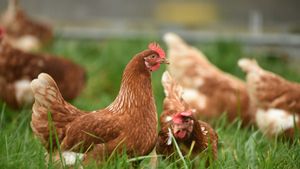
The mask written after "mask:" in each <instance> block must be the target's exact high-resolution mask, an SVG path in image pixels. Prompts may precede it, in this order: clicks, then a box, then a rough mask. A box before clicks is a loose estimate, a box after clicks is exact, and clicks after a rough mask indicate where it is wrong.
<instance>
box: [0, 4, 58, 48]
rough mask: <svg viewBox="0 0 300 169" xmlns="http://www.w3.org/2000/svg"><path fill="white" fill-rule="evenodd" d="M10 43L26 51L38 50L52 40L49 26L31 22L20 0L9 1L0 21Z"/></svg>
mask: <svg viewBox="0 0 300 169" xmlns="http://www.w3.org/2000/svg"><path fill="white" fill-rule="evenodd" d="M0 25H2V26H3V27H4V28H5V30H6V32H7V34H8V37H9V38H8V40H9V42H10V43H11V44H12V45H13V46H14V47H16V48H19V49H21V50H24V51H31V50H36V49H39V48H40V47H41V45H42V44H45V43H47V42H49V41H50V40H51V39H52V36H53V33H52V30H51V28H50V27H49V26H48V25H45V24H43V23H40V22H37V21H33V20H31V19H30V18H29V17H28V16H27V15H26V14H25V12H24V11H23V10H22V9H21V8H20V7H19V4H18V0H9V4H8V8H7V10H6V12H5V13H4V14H3V15H2V17H1V20H0Z"/></svg>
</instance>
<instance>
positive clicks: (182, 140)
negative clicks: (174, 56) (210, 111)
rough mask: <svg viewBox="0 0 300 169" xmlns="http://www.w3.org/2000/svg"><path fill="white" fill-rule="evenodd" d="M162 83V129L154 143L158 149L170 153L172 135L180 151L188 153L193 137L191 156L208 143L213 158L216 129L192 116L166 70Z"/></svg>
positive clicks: (214, 156)
mask: <svg viewBox="0 0 300 169" xmlns="http://www.w3.org/2000/svg"><path fill="white" fill-rule="evenodd" d="M162 84H163V86H164V91H165V94H166V98H165V99H164V106H163V112H162V114H161V116H160V124H161V132H160V133H159V137H158V143H157V146H156V149H157V152H158V153H159V154H164V155H167V156H169V155H171V154H173V153H174V146H173V144H172V140H171V135H174V138H175V139H176V142H177V143H178V145H179V146H180V150H181V151H182V152H183V154H185V155H186V154H188V152H189V151H190V149H191V146H192V142H193V141H194V142H195V145H194V148H193V151H192V155H193V156H196V155H198V154H199V153H201V152H203V151H205V150H207V149H208V148H209V144H210V145H211V150H212V157H213V158H214V159H216V158H217V144H218V136H217V133H216V132H215V131H214V129H213V128H212V127H211V126H210V125H209V124H207V123H205V122H203V121H201V120H196V119H195V118H194V117H193V113H192V110H191V109H190V108H189V106H188V104H187V103H186V102H185V101H184V100H183V98H182V88H181V86H180V85H178V84H177V83H176V82H175V81H174V80H173V79H172V78H171V76H170V75H169V73H168V72H165V73H164V74H163V77H162Z"/></svg>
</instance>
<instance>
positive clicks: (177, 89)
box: [161, 71, 183, 99]
mask: <svg viewBox="0 0 300 169" xmlns="http://www.w3.org/2000/svg"><path fill="white" fill-rule="evenodd" d="M161 82H162V85H163V87H164V92H165V95H166V96H167V97H170V96H171V95H175V96H176V97H177V98H178V99H179V98H181V96H182V92H183V89H182V87H181V86H180V85H179V84H178V83H176V82H175V81H174V80H173V78H172V77H171V75H170V73H169V72H168V71H165V72H164V73H163V75H162V78H161Z"/></svg>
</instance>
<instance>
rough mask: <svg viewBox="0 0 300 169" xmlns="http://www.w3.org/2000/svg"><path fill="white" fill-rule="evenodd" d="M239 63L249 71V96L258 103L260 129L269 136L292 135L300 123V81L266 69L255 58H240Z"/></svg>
mask: <svg viewBox="0 0 300 169" xmlns="http://www.w3.org/2000/svg"><path fill="white" fill-rule="evenodd" d="M238 65H239V66H240V67H241V68H242V69H243V70H244V71H245V72H246V73H247V84H248V90H249V93H250V98H251V101H253V102H254V103H255V104H256V105H257V107H258V109H257V111H256V113H255V120H256V123H257V125H258V127H259V129H260V130H261V131H262V132H264V133H266V134H267V135H270V136H275V135H279V134H282V133H283V134H286V135H287V136H289V137H293V135H294V126H297V127H300V120H299V115H300V85H299V84H297V83H294V82H289V81H287V80H285V79H283V78H282V77H280V76H278V75H276V74H274V73H271V72H269V71H265V70H263V69H262V68H260V67H259V65H258V64H257V63H256V61H255V60H249V59H241V60H239V62H238Z"/></svg>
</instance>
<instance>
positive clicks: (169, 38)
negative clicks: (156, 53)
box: [163, 32, 188, 50]
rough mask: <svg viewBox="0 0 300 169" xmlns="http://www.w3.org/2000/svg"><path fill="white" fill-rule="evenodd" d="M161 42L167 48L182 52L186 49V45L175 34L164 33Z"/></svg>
mask: <svg viewBox="0 0 300 169" xmlns="http://www.w3.org/2000/svg"><path fill="white" fill-rule="evenodd" d="M163 40H164V41H165V43H166V44H167V45H168V47H169V48H173V49H177V50H182V49H187V48H188V45H187V44H186V43H185V42H184V41H183V40H182V39H181V38H180V37H179V36H178V35H176V34H175V33H170V32H169V33H166V34H165V35H164V37H163Z"/></svg>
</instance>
